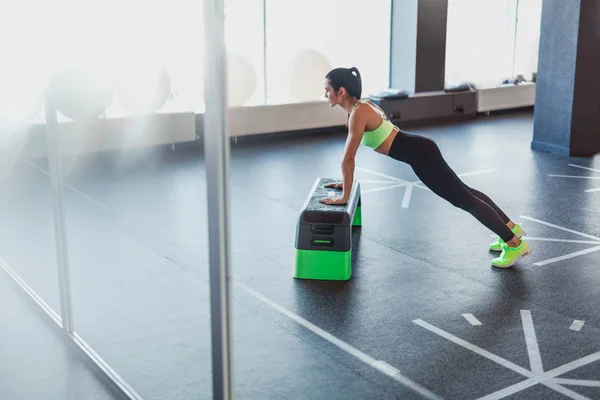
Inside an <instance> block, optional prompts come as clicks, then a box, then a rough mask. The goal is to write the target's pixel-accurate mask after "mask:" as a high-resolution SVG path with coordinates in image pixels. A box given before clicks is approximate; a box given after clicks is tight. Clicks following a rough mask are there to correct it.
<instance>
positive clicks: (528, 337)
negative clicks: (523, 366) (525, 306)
mask: <svg viewBox="0 0 600 400" xmlns="http://www.w3.org/2000/svg"><path fill="white" fill-rule="evenodd" d="M521 320H523V331H524V332H525V344H526V345H527V353H529V365H530V368H531V371H532V372H533V373H534V374H539V373H541V372H544V367H543V365H542V356H541V355H540V348H539V346H538V341H537V337H536V335H535V328H534V327H533V318H531V311H529V310H521Z"/></svg>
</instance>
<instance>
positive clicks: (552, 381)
mask: <svg viewBox="0 0 600 400" xmlns="http://www.w3.org/2000/svg"><path fill="white" fill-rule="evenodd" d="M463 315H464V314H463ZM521 319H522V322H523V331H524V334H525V340H526V344H527V351H528V354H529V359H530V363H531V368H532V370H531V371H530V370H528V369H525V368H522V367H520V366H518V365H516V364H514V363H512V362H510V361H508V360H506V359H504V358H502V357H499V356H497V355H495V354H493V353H491V352H489V351H487V350H484V349H482V348H480V347H478V346H475V345H473V344H471V343H469V342H467V341H466V340H463V339H460V338H458V337H456V336H454V335H452V334H450V333H448V332H445V331H444V330H442V329H440V328H437V327H435V326H433V325H431V324H429V323H427V322H425V321H423V320H421V319H416V320H414V321H413V322H414V323H415V324H417V325H419V326H422V327H423V328H425V329H427V330H429V331H431V332H433V333H435V334H437V335H439V336H441V337H443V338H445V339H448V340H449V341H451V342H453V343H456V344H458V345H459V346H462V347H464V348H466V349H468V350H471V351H472V352H474V353H476V354H479V355H481V356H483V357H485V358H487V359H489V360H492V361H494V362H495V363H497V364H500V365H502V366H504V367H506V368H508V369H511V370H513V371H515V372H517V373H519V374H521V375H523V376H525V377H526V378H527V379H526V380H524V381H521V382H519V383H517V384H514V385H511V386H508V387H506V388H504V389H501V390H498V391H496V392H494V393H491V394H488V395H486V396H484V397H481V398H480V399H479V400H482V399H485V400H495V399H502V398H505V397H507V396H510V395H512V394H515V393H518V392H520V391H523V390H525V389H527V388H529V387H532V386H535V385H537V384H542V385H545V386H547V387H549V388H551V389H553V390H555V391H557V392H559V393H561V394H563V395H565V396H567V397H570V398H572V399H576V400H583V399H588V398H587V397H585V396H582V395H580V394H579V393H576V392H573V391H571V390H569V389H567V388H564V387H562V386H560V385H561V384H574V385H577V384H580V383H581V384H582V385H581V386H596V385H597V384H598V385H600V382H596V381H579V380H561V379H557V378H556V377H557V376H560V375H563V374H566V373H567V372H570V371H572V370H575V369H578V368H581V367H583V366H585V365H588V364H591V363H594V362H596V361H598V360H600V351H599V352H596V353H593V354H590V355H588V356H585V357H583V358H580V359H578V360H575V361H571V362H569V363H567V364H564V365H562V366H560V367H558V368H554V369H552V370H550V371H547V372H544V370H543V365H542V362H541V356H540V352H539V346H538V341H537V337H536V335H535V330H534V327H533V319H532V318H531V312H530V311H529V310H521Z"/></svg>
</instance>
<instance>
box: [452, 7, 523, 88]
mask: <svg viewBox="0 0 600 400" xmlns="http://www.w3.org/2000/svg"><path fill="white" fill-rule="evenodd" d="M515 5H516V0H448V23H447V24H448V25H447V37H446V86H453V85H457V84H460V83H463V82H472V83H475V84H478V85H494V84H500V83H502V81H503V80H504V79H507V78H511V77H512V76H513V62H514V37H515V36H514V32H515V17H516V14H515V11H516V9H515Z"/></svg>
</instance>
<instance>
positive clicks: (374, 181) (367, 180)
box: [357, 179, 397, 185]
mask: <svg viewBox="0 0 600 400" xmlns="http://www.w3.org/2000/svg"><path fill="white" fill-rule="evenodd" d="M357 181H359V182H360V183H381V184H385V185H397V183H396V181H377V180H370V179H357Z"/></svg>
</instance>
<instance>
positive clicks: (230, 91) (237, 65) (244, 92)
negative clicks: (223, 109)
mask: <svg viewBox="0 0 600 400" xmlns="http://www.w3.org/2000/svg"><path fill="white" fill-rule="evenodd" d="M256 81H257V79H256V70H255V69H254V67H253V66H252V64H250V62H249V61H248V60H246V58H245V57H243V56H241V55H238V54H235V53H230V54H228V55H227V104H228V105H229V106H241V105H243V104H244V103H246V102H247V101H248V100H249V99H250V97H252V94H253V93H254V90H256Z"/></svg>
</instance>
